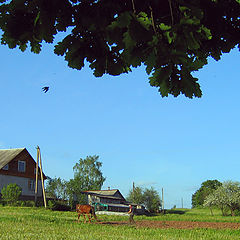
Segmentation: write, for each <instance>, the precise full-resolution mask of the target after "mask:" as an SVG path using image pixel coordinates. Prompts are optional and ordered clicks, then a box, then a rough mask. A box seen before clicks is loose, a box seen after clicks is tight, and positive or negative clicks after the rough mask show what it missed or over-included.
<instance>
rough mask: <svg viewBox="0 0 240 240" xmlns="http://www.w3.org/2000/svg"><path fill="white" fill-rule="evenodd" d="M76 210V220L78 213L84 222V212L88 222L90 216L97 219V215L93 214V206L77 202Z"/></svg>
mask: <svg viewBox="0 0 240 240" xmlns="http://www.w3.org/2000/svg"><path fill="white" fill-rule="evenodd" d="M76 211H77V213H78V222H79V218H80V215H83V217H84V222H86V218H85V214H87V216H88V219H89V222H91V218H92V217H94V218H95V219H96V220H97V216H96V214H95V210H94V207H92V206H90V205H81V204H77V205H76Z"/></svg>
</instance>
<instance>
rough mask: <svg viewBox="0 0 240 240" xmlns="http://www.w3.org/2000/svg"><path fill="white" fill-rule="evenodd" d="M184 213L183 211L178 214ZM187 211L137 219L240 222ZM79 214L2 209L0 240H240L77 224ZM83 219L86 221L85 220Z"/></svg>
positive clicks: (228, 233)
mask: <svg viewBox="0 0 240 240" xmlns="http://www.w3.org/2000/svg"><path fill="white" fill-rule="evenodd" d="M178 213H181V212H178ZM214 214H215V216H211V215H210V212H209V210H205V209H196V210H195V209H194V210H184V214H166V215H164V216H161V215H159V216H154V217H146V216H135V218H134V219H135V220H137V221H140V220H151V221H156V220H158V221H159V220H160V221H162V220H164V221H168V220H170V221H171V220H172V221H205V222H211V221H212V222H216V221H218V222H240V217H230V216H229V217H222V216H221V215H220V212H219V211H217V210H215V211H214ZM99 218H100V220H101V221H108V222H111V221H127V220H128V218H127V217H119V216H105V215H104V216H99ZM76 219H77V215H76V213H75V212H53V211H51V210H45V209H43V208H20V207H0V239H1V240H5V239H13V240H17V239H21V240H22V239H29V240H30V239H31V240H34V239H44V240H47V239H88V240H89V239H91V240H95V239H96V240H98V239H139V240H145V239H151V240H152V239H164V240H165V239H166V240H172V239H193V240H194V239H197V240H200V239H212V240H216V239H221V240H224V239H231V240H235V239H236V240H239V239H240V230H231V229H220V230H217V229H199V228H198V229H186V230H181V229H174V228H171V229H152V228H136V227H135V226H130V225H127V224H125V225H120V226H116V225H114V224H113V225H110V224H101V225H100V224H89V223H86V224H85V223H83V222H80V223H77V222H76ZM81 220H83V219H81Z"/></svg>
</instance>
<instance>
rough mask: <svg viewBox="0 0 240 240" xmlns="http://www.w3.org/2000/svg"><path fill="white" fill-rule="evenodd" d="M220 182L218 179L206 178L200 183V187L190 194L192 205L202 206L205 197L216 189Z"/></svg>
mask: <svg viewBox="0 0 240 240" xmlns="http://www.w3.org/2000/svg"><path fill="white" fill-rule="evenodd" d="M221 185H222V183H221V182H219V181H218V180H207V181H205V182H203V183H202V184H201V187H200V188H199V189H198V190H197V191H196V192H195V193H194V194H193V195H192V207H193V208H195V207H199V206H203V203H204V200H205V199H206V197H207V196H208V195H209V194H211V193H212V192H213V191H214V190H216V189H217V188H218V187H219V186H221Z"/></svg>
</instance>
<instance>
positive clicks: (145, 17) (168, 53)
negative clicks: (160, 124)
mask: <svg viewBox="0 0 240 240" xmlns="http://www.w3.org/2000/svg"><path fill="white" fill-rule="evenodd" d="M6 2H7V3H6ZM172 3H173V2H172ZM135 5H136V6H135V8H136V11H133V8H132V2H131V1H125V0H123V1H109V0H101V1H90V0H89V1H76V0H61V1H59V0H41V1H38V0H32V1H27V0H12V1H4V0H0V28H1V30H2V32H3V34H2V37H1V43H2V44H6V45H8V46H9V48H15V47H19V48H20V50H21V51H24V50H25V49H26V48H27V46H30V48H31V51H32V52H34V53H39V52H40V51H41V46H42V42H43V41H45V42H47V43H53V41H54V37H55V35H56V34H57V33H58V32H61V31H66V32H67V33H66V35H65V36H64V39H63V40H62V41H60V42H58V43H57V44H56V45H55V50H54V52H55V53H56V54H57V55H60V56H64V57H65V60H66V61H67V62H68V66H70V67H72V68H75V69H79V70H80V69H82V67H83V66H84V63H85V62H89V67H90V68H91V69H92V70H93V73H94V75H95V76H96V77H101V76H103V74H110V75H119V74H122V73H127V72H129V71H131V69H132V68H133V67H138V66H140V65H141V64H144V65H145V66H146V72H147V74H149V75H151V76H150V78H149V82H150V85H151V86H155V87H157V88H158V89H159V92H160V94H161V95H162V96H168V95H169V94H172V95H173V96H178V95H179V94H184V95H185V96H187V97H190V98H192V97H194V96H195V97H200V96H201V94H202V93H201V90H200V86H199V84H198V83H197V79H196V78H194V77H193V76H192V72H193V71H197V70H199V69H200V68H202V67H203V66H204V65H205V64H207V58H208V57H209V56H211V57H213V58H214V59H216V60H219V59H220V58H221V55H222V54H223V53H225V52H229V51H230V50H231V49H233V48H234V47H235V46H236V45H238V46H239V39H240V38H239V36H240V30H239V26H240V2H239V0H228V1H215V0H205V1H197V0H196V1H195V0H194V1H185V0H176V1H174V4H172V5H171V8H172V11H171V9H170V7H169V1H155V0H150V1H136V2H135ZM70 30H71V32H70Z"/></svg>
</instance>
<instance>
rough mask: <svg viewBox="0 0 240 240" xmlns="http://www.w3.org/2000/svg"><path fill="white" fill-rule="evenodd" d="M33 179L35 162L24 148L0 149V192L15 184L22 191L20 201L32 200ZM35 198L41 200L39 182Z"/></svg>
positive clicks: (33, 190)
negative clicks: (5, 187)
mask: <svg viewBox="0 0 240 240" xmlns="http://www.w3.org/2000/svg"><path fill="white" fill-rule="evenodd" d="M38 172H39V171H38ZM35 177H36V162H35V160H34V159H33V158H32V156H31V155H30V153H29V152H28V151H27V149H26V148H17V149H0V192H1V190H2V188H3V187H4V186H7V185H8V184H10V183H16V184H17V185H18V186H19V187H21V189H22V195H21V197H20V199H21V200H34V196H35V181H36V180H35ZM43 178H44V180H45V179H46V176H45V175H44V174H43ZM37 197H38V198H42V185H41V180H38V194H37Z"/></svg>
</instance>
